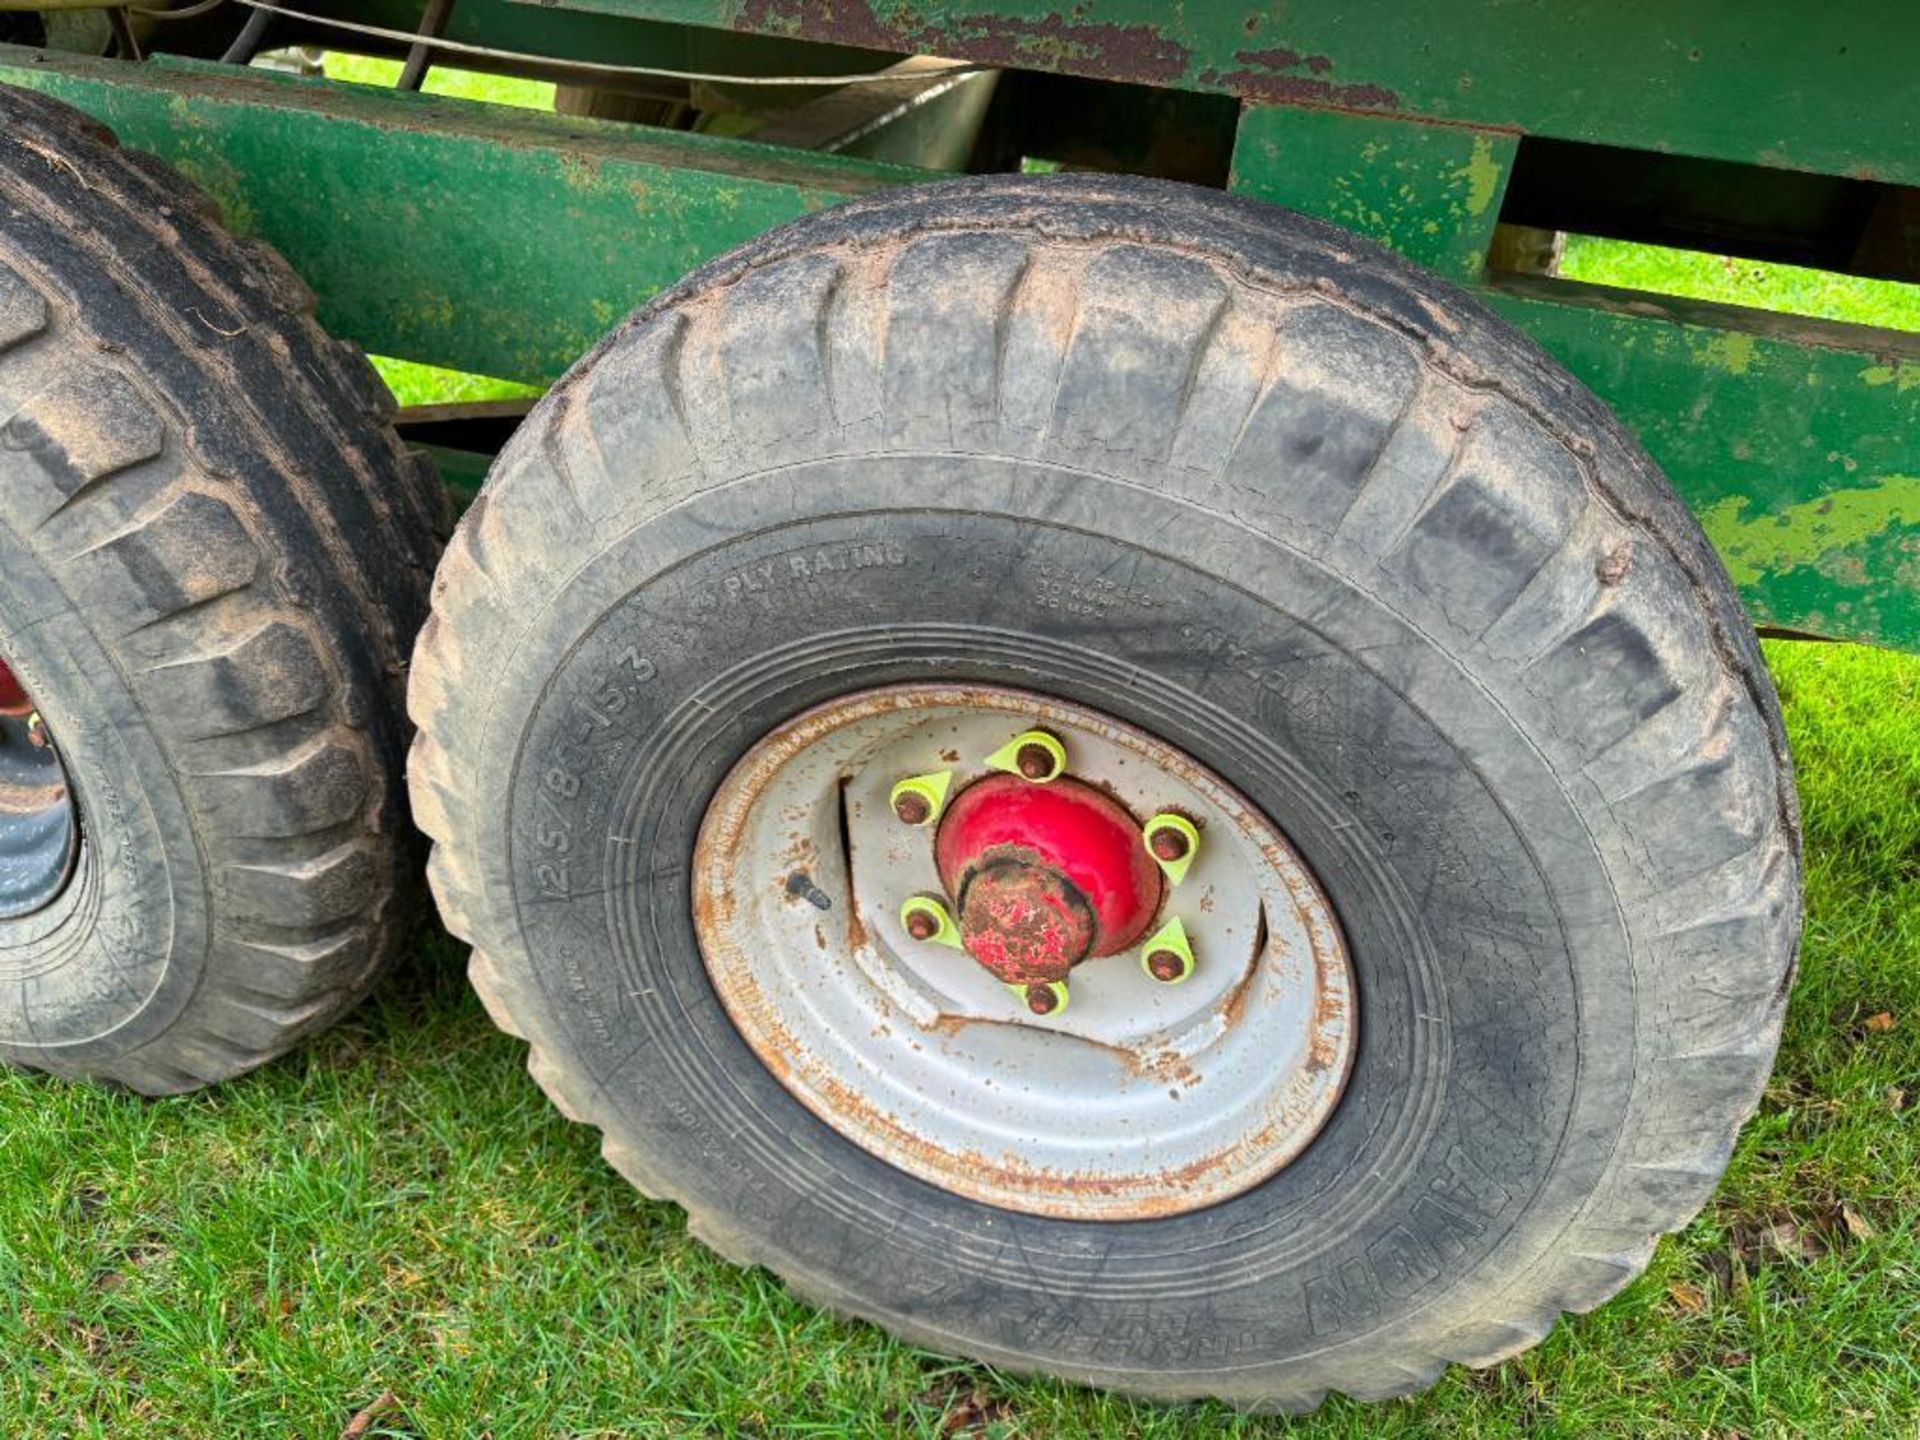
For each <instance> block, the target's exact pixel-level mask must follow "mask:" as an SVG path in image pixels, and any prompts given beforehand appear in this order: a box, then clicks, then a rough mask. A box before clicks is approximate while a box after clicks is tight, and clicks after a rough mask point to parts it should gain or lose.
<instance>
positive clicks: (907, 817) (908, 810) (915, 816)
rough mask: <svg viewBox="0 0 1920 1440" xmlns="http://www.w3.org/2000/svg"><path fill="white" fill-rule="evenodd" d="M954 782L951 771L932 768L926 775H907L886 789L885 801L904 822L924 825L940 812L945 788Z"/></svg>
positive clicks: (905, 823) (944, 801)
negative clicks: (933, 769) (891, 787)
mask: <svg viewBox="0 0 1920 1440" xmlns="http://www.w3.org/2000/svg"><path fill="white" fill-rule="evenodd" d="M952 784H953V772H952V771H951V770H935V771H932V772H930V773H929V774H926V775H909V776H908V777H907V778H906V779H904V780H901V781H899V782H897V783H896V784H895V785H894V787H893V789H891V790H889V791H888V792H887V804H889V805H890V806H892V807H893V815H894V818H895V819H896V820H898V821H899V822H900V823H901V824H903V825H925V824H927V823H928V822H929V821H931V820H933V819H934V818H935V817H936V816H938V815H939V813H940V811H941V808H942V807H943V806H944V805H945V804H946V803H947V790H948V788H949V787H950V786H952Z"/></svg>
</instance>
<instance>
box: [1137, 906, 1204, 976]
mask: <svg viewBox="0 0 1920 1440" xmlns="http://www.w3.org/2000/svg"><path fill="white" fill-rule="evenodd" d="M1193 967H1194V960H1193V942H1192V941H1190V940H1188V939H1187V927H1186V926H1185V925H1183V924H1181V923H1180V917H1179V916H1177V915H1176V916H1174V918H1173V919H1171V920H1169V921H1168V922H1167V923H1166V924H1164V925H1162V926H1161V927H1160V928H1159V929H1158V930H1156V931H1155V932H1154V933H1153V935H1152V936H1151V937H1149V938H1148V940H1147V943H1146V944H1145V945H1144V946H1142V947H1141V949H1140V968H1141V969H1142V970H1144V971H1146V972H1147V974H1148V975H1149V976H1150V977H1152V978H1153V979H1155V980H1157V981H1159V982H1160V983H1161V984H1162V985H1178V984H1179V983H1180V982H1181V981H1183V980H1185V979H1186V978H1187V977H1188V976H1190V975H1192V974H1193Z"/></svg>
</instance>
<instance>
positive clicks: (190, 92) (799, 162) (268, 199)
mask: <svg viewBox="0 0 1920 1440" xmlns="http://www.w3.org/2000/svg"><path fill="white" fill-rule="evenodd" d="M0 82H5V83H8V84H14V85H24V86H27V87H29V88H32V89H37V90H43V91H45V92H46V93H48V94H50V95H54V96H56V97H58V98H59V99H62V100H65V101H67V102H68V103H69V104H72V105H76V106H78V107H80V108H81V109H83V110H86V111H88V112H89V113H91V114H93V115H97V116H98V117H100V118H101V119H102V120H104V121H105V122H106V123H107V124H109V125H111V126H113V127H114V129H115V130H117V131H118V132H119V134H120V137H121V138H122V139H123V140H124V141H125V142H126V143H127V144H129V145H136V146H139V147H141V148H143V149H147V150H153V151H156V152H158V153H159V154H161V155H164V156H165V157H166V158H167V159H168V160H170V161H172V162H173V163H174V164H175V165H177V166H178V167H179V168H180V169H181V170H182V171H184V172H185V173H186V174H187V176H188V177H189V178H191V179H193V180H195V181H197V182H198V183H199V184H200V185H202V186H204V187H205V188H206V189H207V190H208V191H209V192H211V193H212V195H213V197H214V198H215V199H216V200H218V201H219V202H220V205H221V208H222V209H223V210H224V211H225V212H226V216H227V219H228V222H229V223H230V224H231V225H232V226H233V227H234V228H235V229H236V230H238V231H240V232H241V233H242V234H251V235H258V236H261V237H262V238H264V239H266V240H268V241H271V242H272V243H273V244H274V245H275V246H276V247H277V248H278V249H279V250H280V251H281V253H282V254H284V255H285V256H286V257H287V259H288V260H289V261H290V262H292V264H293V266H294V268H295V269H296V270H298V271H299V272H300V274H301V275H302V276H304V277H305V278H306V280H307V282H308V283H309V284H311V285H312V286H313V287H314V289H315V290H316V291H317V292H318V294H319V295H320V297H321V319H322V320H323V321H324V322H325V323H326V324H327V325H328V327H329V328H331V329H333V330H334V331H336V332H337V333H339V334H342V335H348V336H351V337H352V338H353V339H355V340H357V341H359V342H360V343H361V344H362V345H365V346H366V347H367V348H368V349H370V350H373V351H375V352H376V353H379V354H385V355H398V356H402V357H405V358H408V359H418V360H425V361H428V362H429V363H432V364H436V365H445V366H450V367H452V368H455V369H460V370H471V371H475V372H478V373H480V374H484V375H498V376H502V377H505V378H507V379H513V380H526V381H531V382H535V383H540V382H545V381H550V380H553V379H554V378H555V377H557V376H558V375H559V374H560V373H561V372H562V371H564V370H565V369H566V367H567V366H569V365H571V364H572V363H573V362H574V361H575V360H576V359H578V358H579V357H580V355H581V354H582V353H583V352H584V351H586V350H587V349H588V347H590V346H591V345H592V344H593V342H594V341H596V340H598V339H599V338H600V336H601V335H603V334H605V333H606V331H607V330H608V329H609V328H611V327H612V325H613V324H614V322H616V321H617V320H619V319H620V318H621V317H622V316H624V315H625V314H627V312H628V311H630V310H632V309H633V308H634V306H636V305H638V304H640V303H641V302H642V301H644V300H646V299H648V298H649V297H651V296H652V295H654V294H656V293H657V292H658V291H660V290H661V289H662V288H664V287H665V286H668V285H671V284H673V283H674V282H675V281H677V280H679V279H680V278H681V277H682V276H684V275H685V274H686V273H687V272H688V271H690V270H692V269H693V268H694V267H695V266H697V265H699V264H700V263H701V262H702V261H703V260H706V259H708V258H710V257H711V256H713V255H717V254H719V253H720V252H722V251H724V250H728V249H731V248H732V247H733V246H735V245H739V244H742V243H744V242H745V241H747V240H750V239H752V238H753V237H754V236H755V235H758V234H760V233H761V232H762V231H765V230H767V229H768V228H770V227H772V226H774V225H778V224H781V223H783V222H785V221H787V220H791V219H794V218H795V217H797V216H799V215H803V214H806V213H807V212H809V211H812V210H818V209H820V208H822V207H824V206H827V205H832V204H835V203H837V202H839V201H841V200H844V199H846V198H848V197H849V196H852V195H856V194H860V193H862V192H864V191H866V190H869V189H872V188H873V187H875V186H877V185H882V184H897V183H899V182H901V181H906V180H913V179H918V178H921V176H920V172H918V171H915V170H910V169H905V168H902V167H898V166H890V165H882V164H877V163H874V162H870V161H859V160H846V159H840V158H835V157H827V156H815V155H808V154H802V153H795V152H790V151H789V152H777V151H770V150H768V149H767V148H766V147H762V146H754V145H748V144H742V143H740V142H737V141H730V140H720V139H715V138H712V137H709V136H703V135H686V134H681V133H678V132H674V131H664V130H640V129H636V128H634V127H631V126H626V127H623V126H619V125H611V124H605V123H601V122H597V121H592V120H581V119H576V118H567V117H560V116H554V115H541V114H534V113H531V112H526V111H511V110H503V109H498V108H495V107H491V106H482V105H471V104H465V103H462V102H460V101H453V100H442V99H437V98H434V97H430V96H425V95H411V94H399V93H395V92H391V91H382V90H370V89H367V88H365V87H361V86H348V85H336V84H329V83H328V82H326V81H306V80H300V79H296V78H294V77H291V76H283V75H273V74H268V73H264V72H260V71H240V70H236V69H235V68H234V67H231V66H227V67H218V66H209V65H195V64H188V63H178V62H175V63H151V64H147V65H141V66H130V65H125V64H120V63H117V62H113V61H103V60H93V59H87V58H82V57H78V56H72V55H61V56H57V57H55V56H43V57H40V58H38V59H36V56H35V52H32V51H26V50H21V49H18V48H16V47H12V46H0Z"/></svg>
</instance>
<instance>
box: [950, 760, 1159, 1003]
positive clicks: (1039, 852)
mask: <svg viewBox="0 0 1920 1440" xmlns="http://www.w3.org/2000/svg"><path fill="white" fill-rule="evenodd" d="M934 856H935V859H936V861H937V862H938V864H939V867H940V880H941V883H942V884H943V885H944V886H945V887H946V890H947V894H948V895H950V896H952V897H953V899H954V901H955V904H956V908H957V912H958V915H959V922H960V941H961V944H963V945H964V946H965V947H966V950H967V953H968V954H969V955H971V956H973V958H974V959H975V960H977V961H979V962H980V964H981V965H983V966H985V967H986V968H987V969H988V970H990V971H991V972H992V973H993V974H994V975H995V976H996V977H998V978H999V979H1000V980H1003V981H1005V982H1006V983H1007V984H1009V985H1044V984H1050V983H1052V982H1054V981H1057V980H1064V979H1065V978H1066V976H1067V972H1068V971H1069V970H1071V969H1072V968H1073V967H1074V966H1075V965H1077V964H1079V963H1080V962H1081V961H1082V960H1086V959H1090V958H1092V957H1094V956H1097V955H1112V954H1115V953H1117V952H1119V951H1121V950H1125V949H1127V948H1128V947H1129V946H1131V945H1133V944H1134V943H1135V942H1137V941H1138V940H1139V939H1140V937H1141V936H1142V935H1144V934H1145V933H1146V930H1147V926H1148V925H1149V924H1151V923H1152V921H1153V917H1154V914H1155V913H1156V912H1157V911H1158V910H1159V908H1160V898H1161V887H1162V881H1161V878H1160V871H1159V868H1158V867H1157V866H1156V865H1155V864H1154V863H1153V857H1152V856H1151V855H1149V854H1148V853H1147V849H1146V846H1144V845H1143V844H1141V842H1140V825H1139V822H1138V821H1136V820H1135V819H1134V818H1133V816H1132V815H1131V814H1129V813H1128V812H1127V810H1126V809H1125V807H1123V806H1122V805H1120V804H1119V803H1118V802H1116V801H1114V800H1112V799H1111V798H1109V797H1108V796H1107V795H1105V794H1104V793H1102V792H1101V791H1099V790H1096V789H1094V788H1093V787H1092V786H1091V785H1086V784H1083V783H1081V782H1080V781H1078V780H1074V779H1071V778H1062V779H1059V780H1055V781H1053V782H1052V783H1050V784H1044V785H1037V784H1034V783H1032V782H1031V781H1028V780H1025V779H1022V778H1020V777H1018V776H1013V775H996V776H994V777H992V778H991V779H987V780H982V781H979V782H978V783H977V784H973V785H969V786H968V787H967V788H966V789H964V790H962V791H961V792H960V793H959V794H958V795H956V796H955V797H954V799H953V803H952V804H951V805H949V806H948V807H947V813H946V814H945V816H943V817H942V818H941V821H940V829H939V833H938V835H937V836H936V837H935V840H934Z"/></svg>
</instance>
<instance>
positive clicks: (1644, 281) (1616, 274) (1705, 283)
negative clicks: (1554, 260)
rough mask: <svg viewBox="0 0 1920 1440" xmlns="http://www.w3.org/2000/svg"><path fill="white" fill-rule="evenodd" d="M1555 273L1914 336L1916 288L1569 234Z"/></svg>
mask: <svg viewBox="0 0 1920 1440" xmlns="http://www.w3.org/2000/svg"><path fill="white" fill-rule="evenodd" d="M1560 273H1561V274H1562V275H1564V276H1565V277H1566V278H1567V279H1569V280H1591V281H1594V282H1597V283H1599V284H1602V285H1618V286H1621V287H1622V288H1623V289H1628V290H1651V291H1653V292H1654V293H1656V294H1660V295H1682V296H1685V297H1687V298H1688V299H1692V300H1717V301H1720V302H1722V303H1723V304H1728V305H1748V306H1752V307H1753V308H1754V309H1757V310H1783V311H1785V312H1786V313H1787V314H1789V315H1812V316H1815V317H1817V318H1819V319H1823V320H1844V321H1847V322H1849V323H1851V324H1854V325H1880V326H1884V327H1885V328H1887V329H1889V330H1920V285H1911V284H1904V283H1901V282H1898V281H1893V280H1864V279H1861V278H1860V277H1859V276H1857V275H1835V274H1832V273H1831V272H1829V271H1825V270H1808V269H1805V268H1803V267H1802V266H1799V265H1773V264H1767V263H1763V262H1761V261H1758V260H1741V259H1738V258H1737V257H1734V256H1730V255H1708V254H1703V253H1701V252H1700V251H1697V250H1671V249H1667V248H1666V247H1664V246H1659V245H1632V244H1627V243H1625V242H1624V241H1619V240H1599V239H1595V238H1594V237H1593V236H1590V235H1569V236H1568V237H1567V248H1566V253H1565V255H1564V256H1563V257H1562V259H1561V263H1560Z"/></svg>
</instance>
